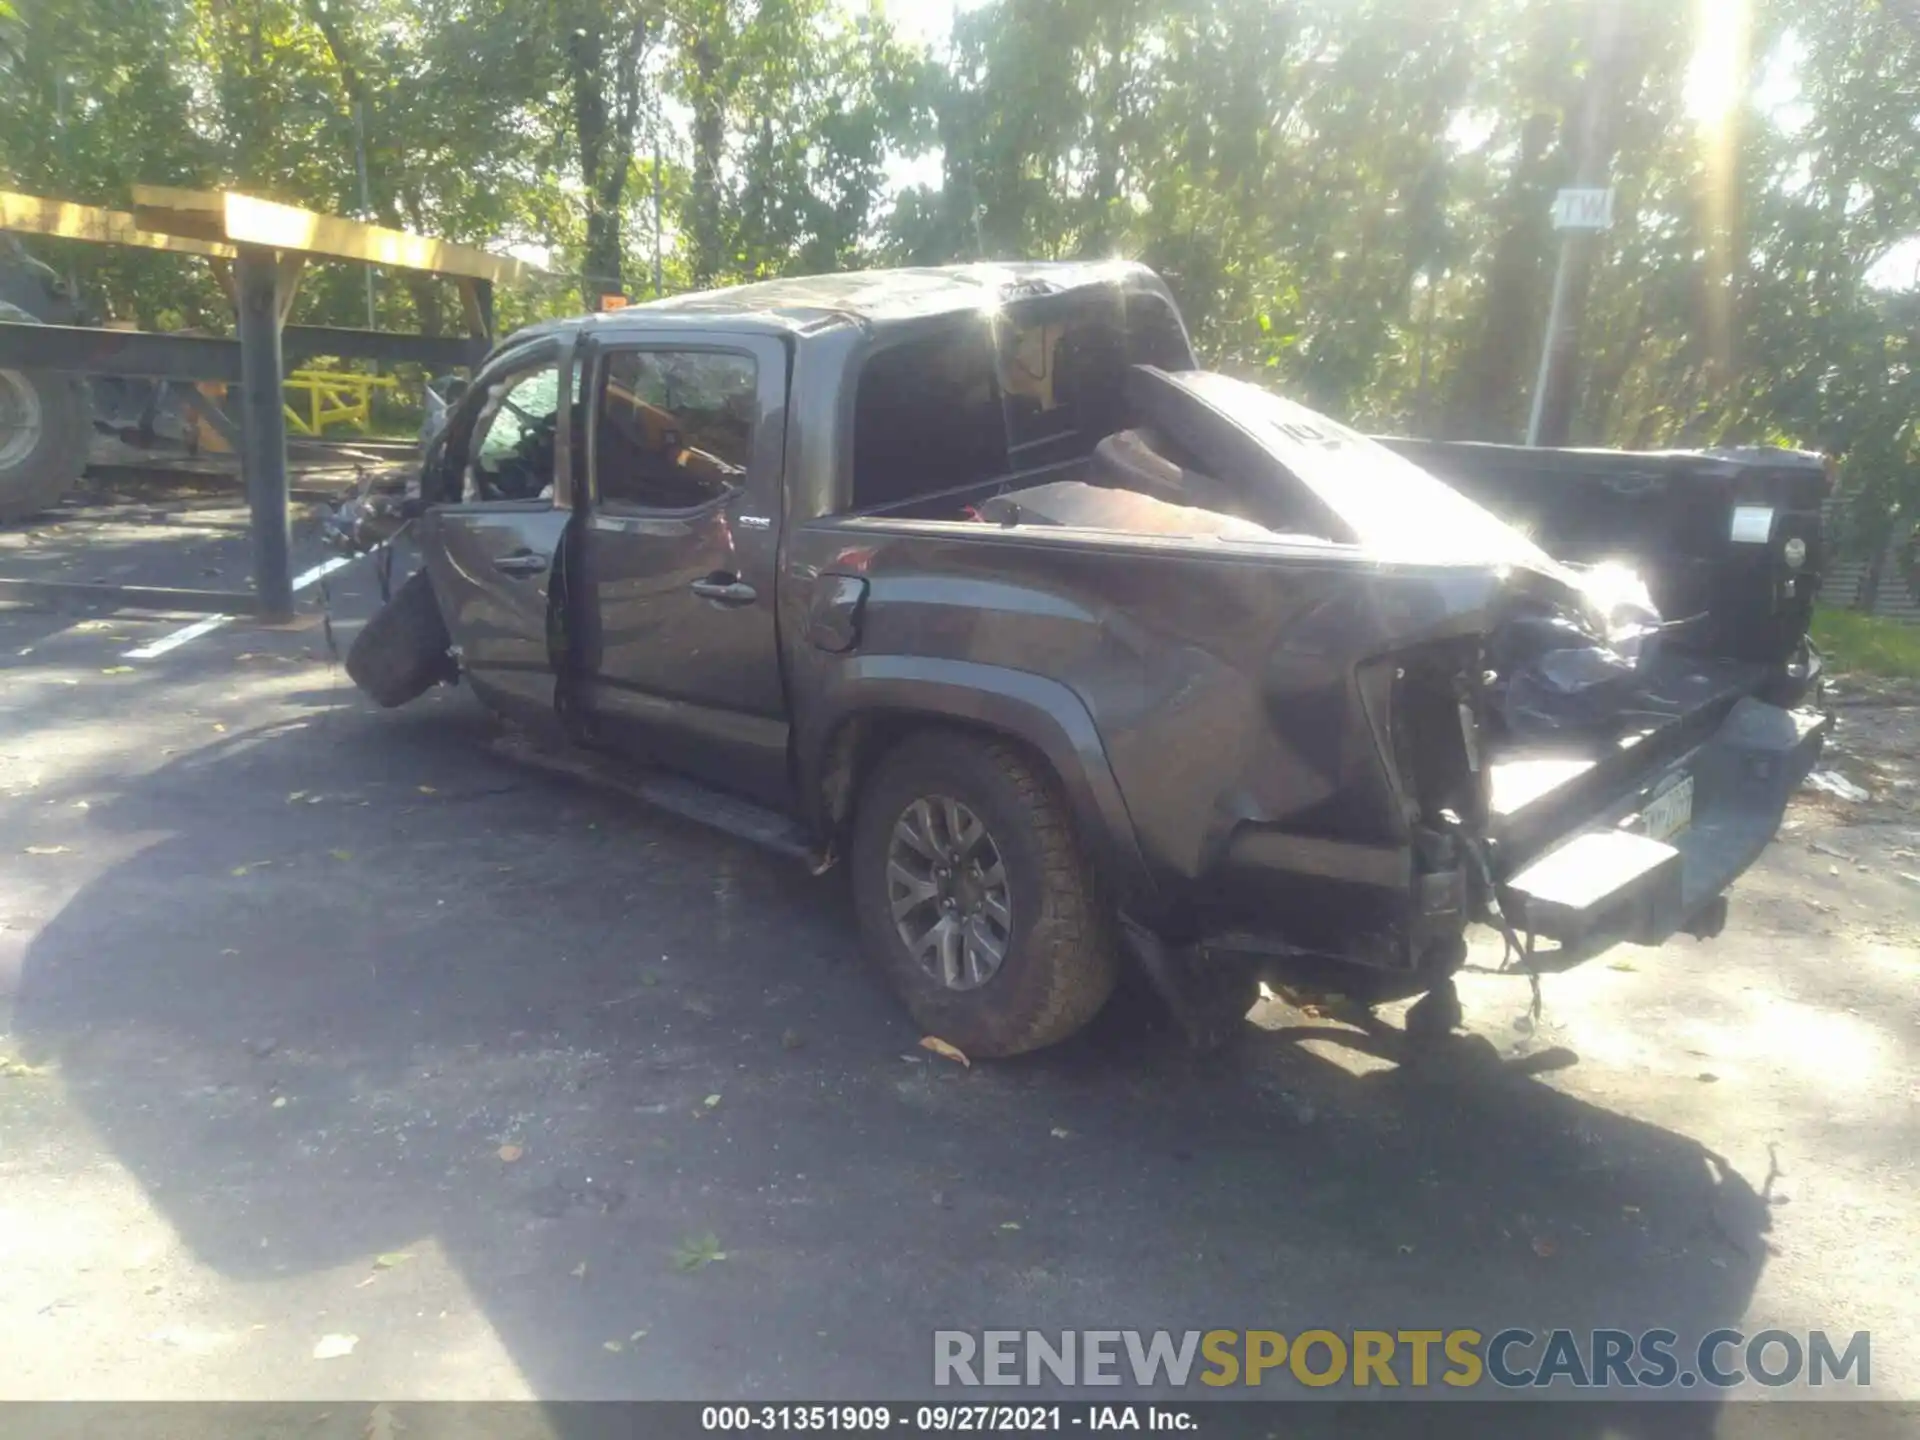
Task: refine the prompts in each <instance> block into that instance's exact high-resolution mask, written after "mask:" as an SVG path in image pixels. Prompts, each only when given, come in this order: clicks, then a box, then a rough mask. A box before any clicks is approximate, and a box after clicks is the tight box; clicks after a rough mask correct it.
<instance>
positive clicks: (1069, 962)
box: [849, 730, 1116, 1057]
mask: <svg viewBox="0 0 1920 1440" xmlns="http://www.w3.org/2000/svg"><path fill="white" fill-rule="evenodd" d="M930 798H944V799H951V800H954V801H957V802H959V804H961V805H963V806H965V807H966V808H967V809H968V810H970V811H972V812H973V814H974V815H976V816H978V817H979V819H980V820H981V821H983V822H984V824H985V826H986V829H987V832H988V835H989V836H990V839H991V843H992V845H993V847H994V848H995V849H996V850H997V852H998V855H999V859H1000V862H1001V864H1002V865H1003V866H1004V867H1005V871H1006V876H1007V882H1008V901H1009V906H1008V908H1009V910H1010V912H1011V916H1012V920H1011V925H1010V927H1009V935H1008V940H1007V943H1006V946H1005V955H1004V959H1002V960H1001V961H1000V963H999V967H998V969H996V970H995V971H993V973H992V974H991V975H989V976H988V977H987V978H986V979H985V980H984V981H981V982H980V983H979V984H978V985H977V986H976V987H975V988H972V989H964V990H961V989H951V988H948V986H947V985H945V984H943V983H942V982H941V981H940V979H938V978H937V977H936V976H934V975H933V974H932V973H930V971H929V970H928V969H924V968H922V966H921V964H920V963H919V962H918V961H917V960H916V959H915V958H914V956H913V953H912V951H911V950H910V948H909V946H908V943H907V941H906V940H905V939H903V938H902V936H901V934H900V931H899V929H898V927H897V926H896V925H895V923H894V919H893V912H892V906H891V900H890V892H889V884H888V878H887V877H888V864H889V859H890V851H891V847H892V845H893V840H894V830H895V826H896V825H897V824H898V823H899V822H900V820H901V819H902V817H903V816H904V815H905V814H906V812H907V809H908V807H909V806H910V805H912V804H913V802H914V801H916V800H921V799H930ZM849 860H850V865H851V868H852V871H853V877H852V878H853V894H854V905H855V909H856V912H857V914H858V917H859V923H860V929H861V934H862V937H863V938H864V940H865V942H866V948H867V951H868V953H869V954H870V955H871V956H872V957H873V959H874V961H875V962H876V963H877V964H878V965H879V967H880V969H881V970H882V972H883V973H884V974H885V975H886V977H887V979H888V981H889V982H890V983H891V984H892V986H893V988H894V989H895V991H896V992H898V994H899V995H900V997H901V999H902V1000H904V1001H905V1002H906V1006H907V1009H908V1010H909V1011H910V1012H911V1013H912V1015H913V1018H914V1020H915V1021H916V1022H918V1024H919V1025H920V1027H921V1028H922V1030H924V1031H925V1032H926V1033H927V1034H929V1035H935V1036H938V1037H939V1038H940V1039H942V1040H945V1041H947V1042H948V1043H950V1044H953V1045H957V1046H959V1047H960V1049H961V1050H963V1051H964V1052H966V1053H967V1054H968V1055H969V1056H981V1057H992V1056H1004V1055H1018V1054H1021V1053H1023V1052H1025V1051H1028V1050H1037V1049H1039V1048H1041V1047H1042V1046H1045V1045H1051V1044H1054V1043H1055V1042H1057V1041H1060V1040H1064V1039H1066V1037H1067V1036H1069V1035H1071V1034H1073V1032H1074V1031H1076V1030H1078V1029H1080V1028H1081V1027H1082V1026H1083V1025H1085V1024H1086V1023H1087V1022H1088V1021H1089V1020H1091V1019H1092V1018H1093V1017H1094V1016H1095V1015H1096V1014H1098V1013H1099V1011H1100V1007H1101V1006H1102V1005H1104V1004H1105V1003H1106V1001H1107V997H1108V996H1109V995H1110V994H1111V993H1112V992H1113V986H1114V980H1115V974H1116V968H1115V962H1114V955H1113V948H1112V945H1111V943H1110V927H1109V925H1108V923H1107V917H1106V914H1105V912H1104V909H1103V907H1102V904H1101V898H1100V892H1099V887H1098V884H1097V880H1096V876H1095V873H1094V867H1093V865H1092V863H1091V860H1090V859H1089V857H1088V855H1087V853H1086V850H1085V849H1084V847H1083V846H1082V844H1081V842H1080V839H1079V837H1078V836H1077V835H1076V834H1075V833H1074V826H1073V822H1072V819H1071V816H1070V814H1069V812H1068V807H1067V803H1066V801H1065V800H1064V798H1063V797H1062V796H1061V794H1060V792H1059V787H1058V785H1057V784H1056V783H1055V781H1054V778H1053V776H1052V775H1051V774H1050V773H1049V772H1048V771H1047V770H1046V769H1045V767H1044V766H1043V765H1041V764H1039V763H1037V762H1036V761H1035V760H1034V759H1033V758H1032V757H1030V756H1029V755H1028V754H1027V753H1026V752H1025V751H1024V750H1022V749H1020V748H1019V747H1017V746H1015V745H1012V744H1009V743H1007V742H1004V741H998V740H992V739H988V738H986V737H983V736H978V735H973V734H968V733H966V732H964V731H952V730H925V731H921V732H919V733H917V734H914V735H911V736H909V737H908V738H907V739H905V740H904V741H902V742H901V743H900V744H898V745H897V746H895V747H894V749H892V750H891V751H889V752H888V753H887V754H886V755H885V756H884V757H883V758H882V759H881V760H880V762H879V764H878V765H876V766H875V767H874V770H873V772H872V774H871V775H870V776H869V777H868V778H867V781H866V784H865V785H864V786H863V787H862V789H861V793H860V802H859V809H858V812H857V814H856V816H855V820H854V832H853V845H852V849H851V853H850V856H849Z"/></svg>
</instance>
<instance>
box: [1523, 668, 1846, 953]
mask: <svg viewBox="0 0 1920 1440" xmlns="http://www.w3.org/2000/svg"><path fill="white" fill-rule="evenodd" d="M1828 724H1829V722H1828V720H1827V718H1826V717H1825V716H1824V715H1822V714H1820V713H1818V712H1817V711H1814V710H1811V709H1799V710H1786V709H1782V708H1780V707H1779V706H1776V705H1769V704H1766V703H1765V702H1763V701H1760V700H1756V699H1751V698H1748V699H1743V700H1741V701H1740V702H1739V703H1738V704H1736V705H1735V706H1734V707H1733V709H1732V710H1731V711H1730V712H1729V713H1728V715H1727V717H1726V719H1725V721H1723V722H1722V724H1721V726H1720V728H1719V730H1718V731H1716V732H1715V733H1714V734H1713V735H1712V736H1711V737H1710V738H1709V739H1708V740H1707V741H1706V742H1705V743H1703V744H1701V745H1699V746H1697V747H1696V748H1694V749H1693V750H1691V751H1688V752H1687V753H1686V754H1684V755H1682V756H1680V757H1679V758H1678V759H1677V760H1674V761H1673V762H1671V763H1670V764H1669V765H1667V766H1665V767H1663V768H1662V769H1661V771H1660V772H1658V773H1657V774H1655V775H1653V776H1651V777H1642V778H1641V780H1640V782H1639V783H1638V784H1636V785H1635V787H1634V789H1633V791H1632V792H1631V793H1630V794H1628V795H1625V796H1623V797H1622V798H1620V799H1619V800H1617V801H1616V802H1615V803H1613V804H1612V805H1610V806H1607V807H1605V808H1603V809H1602V810H1600V811H1599V812H1597V813H1595V814H1593V815H1592V816H1591V817H1590V818H1589V819H1588V820H1587V821H1585V823H1583V824H1582V825H1581V827H1580V828H1579V830H1578V831H1577V832H1575V833H1573V834H1570V835H1568V836H1567V837H1566V838H1565V839H1564V840H1563V841H1561V842H1560V843H1558V844H1556V845H1555V846H1554V847H1553V848H1552V849H1551V850H1549V851H1548V852H1546V853H1545V854H1542V855H1540V856H1539V857H1537V858H1535V859H1533V860H1531V861H1529V862H1528V863H1527V864H1526V865H1525V866H1524V867H1523V868H1521V869H1520V870H1519V871H1518V872H1517V873H1515V874H1513V875H1511V876H1508V877H1505V878H1504V879H1502V881H1501V883H1500V884H1499V896H1500V903H1501V909H1502V912H1503V913H1504V914H1505V915H1507V916H1508V918H1509V919H1511V920H1512V921H1513V922H1514V923H1515V925H1516V926H1517V927H1519V928H1521V929H1524V930H1530V931H1532V932H1533V933H1535V934H1538V935H1542V936H1545V937H1546V938H1548V939H1552V940H1556V941H1558V942H1559V943H1560V945H1561V947H1562V949H1563V951H1565V952H1566V954H1567V958H1568V959H1574V958H1579V957H1580V956H1581V955H1584V954H1591V953H1593V952H1594V951H1595V950H1598V949H1603V948H1605V947H1606V946H1607V945H1610V944H1613V943H1616V942H1618V941H1623V940H1624V941H1634V942H1638V943H1641V944H1658V943H1660V942H1661V941H1663V940H1665V939H1667V938H1668V937H1669V936H1671V935H1673V934H1674V933H1676V932H1677V931H1681V930H1686V929H1689V928H1700V923H1701V920H1702V917H1703V916H1708V915H1709V914H1710V912H1711V911H1712V909H1713V908H1714V906H1715V904H1716V902H1717V900H1718V899H1719V897H1720V895H1721V893H1722V892H1723V891H1724V890H1725V889H1726V888H1727V886H1729V885H1731V884H1732V883H1733V882H1734V880H1735V879H1737V878H1738V877H1739V876H1740V874H1741V873H1742V872H1743V871H1745V870H1746V868H1747V867H1748V866H1749V865H1751V864H1752V863H1753V862H1754V861H1755V860H1756V859H1758V858H1759V855H1760V852H1761V851H1762V850H1764V849H1766V847H1767V844H1768V842H1769V841H1771V840H1772V839H1773V836H1774V833H1775V832H1776V831H1777V830H1778V829H1779V827H1780V819H1781V816H1782V815H1783V814H1784V812H1785V810H1786V807H1787V801H1788V799H1789V798H1790V797H1791V796H1792V794H1793V792H1794V790H1795V789H1796V788H1798V786H1799V784H1800V782H1801V781H1802V780H1804V779H1805V778H1806V776H1807V772H1808V771H1809V770H1811V769H1812V768H1813V766H1814V763H1815V762H1816V761H1817V760H1818V758H1819V755H1820V749H1821V746H1822V744H1823V743H1824V740H1825V737H1826V732H1827V729H1828ZM1688 776H1690V777H1691V778H1692V781H1693V818H1692V822H1691V824H1689V825H1688V826H1687V828H1686V829H1685V830H1683V831H1681V832H1680V833H1679V834H1677V835H1675V836H1673V837H1672V838H1671V839H1668V840H1654V839H1650V838H1648V837H1647V836H1646V835H1645V834H1644V833H1643V830H1644V825H1643V820H1642V813H1641V812H1642V809H1643V807H1644V806H1645V804H1646V797H1647V796H1649V795H1657V794H1660V793H1661V792H1663V791H1665V790H1666V789H1667V787H1668V786H1669V785H1670V784H1672V783H1675V782H1678V781H1680V780H1682V779H1683V778H1684V777H1688ZM1707 928H1713V927H1711V926H1708V927H1707Z"/></svg>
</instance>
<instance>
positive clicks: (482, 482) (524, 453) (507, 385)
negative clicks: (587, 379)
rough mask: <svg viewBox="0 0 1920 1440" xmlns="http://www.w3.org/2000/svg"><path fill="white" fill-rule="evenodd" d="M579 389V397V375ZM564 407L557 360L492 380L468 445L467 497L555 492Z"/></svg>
mask: <svg viewBox="0 0 1920 1440" xmlns="http://www.w3.org/2000/svg"><path fill="white" fill-rule="evenodd" d="M574 389H575V392H576V398H577V392H578V390H579V381H578V379H577V378H576V380H575V383H574ZM559 411H560V367H559V364H558V363H557V362H555V361H548V362H547V363H545V364H543V365H537V366H534V367H533V368H531V369H527V370H520V371H516V372H513V373H510V374H507V375H503V376H502V377H500V379H498V380H496V381H495V382H494V383H493V384H492V385H491V386H489V387H488V395H487V399H486V403H485V405H484V407H483V408H482V409H481V412H480V416H479V419H478V420H477V421H476V422H475V423H474V427H473V438H472V440H471V441H470V442H469V445H468V454H469V455H470V457H471V460H470V464H469V471H468V483H467V491H468V494H467V498H468V499H470V500H537V499H548V498H551V496H552V494H553V460H554V451H555V443H556V440H557V437H558V419H559Z"/></svg>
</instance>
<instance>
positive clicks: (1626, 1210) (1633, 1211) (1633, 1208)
mask: <svg viewBox="0 0 1920 1440" xmlns="http://www.w3.org/2000/svg"><path fill="white" fill-rule="evenodd" d="M1620 1213H1621V1214H1622V1215H1638V1214H1639V1213H1640V1207H1639V1206H1638V1205H1622V1206H1621V1207H1620Z"/></svg>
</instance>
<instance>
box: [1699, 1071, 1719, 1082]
mask: <svg viewBox="0 0 1920 1440" xmlns="http://www.w3.org/2000/svg"><path fill="white" fill-rule="evenodd" d="M1693 1078H1694V1079H1696V1080H1698V1081H1699V1082H1700V1083H1701V1084H1702V1085H1717V1084H1719V1082H1720V1077H1719V1076H1718V1075H1716V1074H1714V1073H1713V1072H1712V1071H1711V1070H1702V1071H1701V1072H1700V1073H1699V1074H1698V1075H1696V1076H1694V1077H1693Z"/></svg>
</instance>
